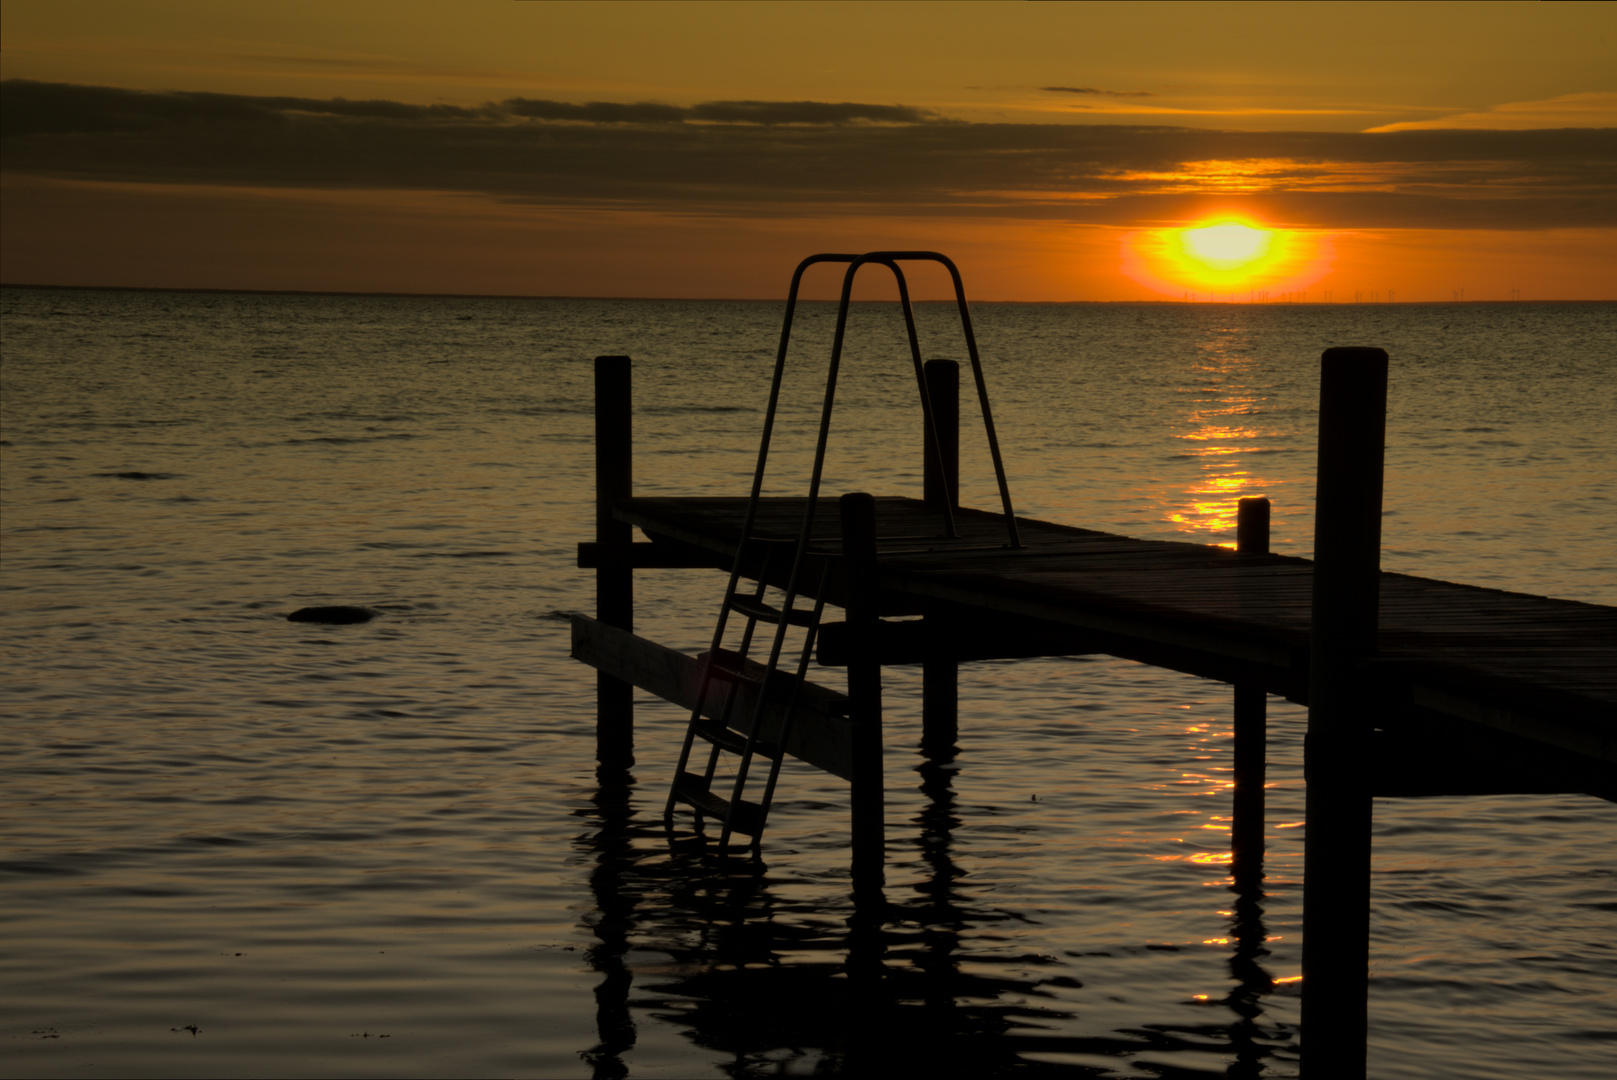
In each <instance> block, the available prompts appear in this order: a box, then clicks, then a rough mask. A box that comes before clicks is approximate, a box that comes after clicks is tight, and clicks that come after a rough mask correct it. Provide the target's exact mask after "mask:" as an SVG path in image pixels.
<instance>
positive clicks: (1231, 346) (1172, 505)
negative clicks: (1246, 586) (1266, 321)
mask: <svg viewBox="0 0 1617 1080" xmlns="http://www.w3.org/2000/svg"><path fill="white" fill-rule="evenodd" d="M1214 335H1215V336H1213V337H1212V339H1211V340H1209V341H1207V342H1206V343H1205V344H1204V345H1203V346H1202V349H1203V356H1202V358H1201V360H1200V362H1199V363H1198V364H1197V365H1196V366H1195V367H1194V368H1193V369H1192V370H1191V371H1190V372H1189V373H1188V374H1189V375H1190V377H1191V378H1192V379H1194V380H1195V383H1194V385H1190V386H1186V387H1185V388H1184V389H1183V392H1184V393H1186V394H1189V395H1193V396H1194V397H1195V399H1196V400H1195V404H1194V405H1192V406H1191V408H1190V409H1189V410H1188V412H1187V413H1186V415H1185V418H1184V421H1183V424H1182V427H1181V430H1180V431H1178V432H1177V433H1176V434H1175V435H1174V438H1175V439H1176V440H1178V441H1179V442H1180V443H1181V444H1182V447H1183V448H1182V449H1181V450H1180V452H1179V453H1177V454H1175V455H1173V457H1174V461H1175V464H1189V465H1191V466H1192V468H1193V470H1194V471H1193V472H1192V473H1191V474H1190V475H1189V476H1186V475H1185V474H1184V472H1183V471H1181V470H1179V469H1176V470H1175V472H1176V473H1177V475H1176V477H1175V479H1174V481H1173V482H1172V488H1171V489H1166V490H1164V491H1162V493H1161V495H1160V496H1159V501H1160V503H1161V507H1162V509H1161V513H1162V519H1163V520H1164V521H1166V522H1167V523H1168V524H1169V525H1170V527H1171V528H1172V529H1173V530H1174V531H1175V532H1181V533H1189V534H1191V535H1192V536H1193V537H1197V538H1200V539H1203V540H1204V541H1206V542H1212V543H1218V544H1220V545H1221V546H1223V547H1234V546H1235V542H1234V539H1233V534H1234V532H1235V524H1236V507H1237V504H1238V503H1239V501H1240V500H1241V499H1244V498H1253V497H1257V496H1266V495H1272V494H1273V490H1274V489H1275V488H1276V487H1277V486H1278V481H1276V480H1274V479H1272V478H1269V477H1265V476H1263V475H1262V474H1261V473H1260V472H1259V471H1258V469H1257V468H1256V467H1255V462H1257V461H1259V460H1261V459H1260V458H1258V457H1257V456H1256V455H1259V454H1261V453H1264V452H1273V451H1274V450H1275V449H1276V447H1275V446H1274V445H1273V438H1274V435H1275V433H1274V432H1273V431H1272V430H1271V429H1270V427H1269V425H1267V424H1265V423H1264V422H1263V419H1262V417H1263V408H1264V404H1265V403H1266V401H1267V400H1268V393H1267V388H1266V387H1264V386H1261V385H1255V384H1254V382H1253V379H1254V376H1255V375H1256V372H1257V365H1256V364H1254V363H1253V362H1252V361H1251V360H1250V359H1249V358H1248V357H1246V356H1244V355H1242V349H1243V348H1244V345H1243V344H1242V339H1243V337H1244V335H1243V334H1241V332H1240V331H1239V329H1238V328H1233V327H1232V328H1226V329H1223V330H1219V331H1215V332H1214Z"/></svg>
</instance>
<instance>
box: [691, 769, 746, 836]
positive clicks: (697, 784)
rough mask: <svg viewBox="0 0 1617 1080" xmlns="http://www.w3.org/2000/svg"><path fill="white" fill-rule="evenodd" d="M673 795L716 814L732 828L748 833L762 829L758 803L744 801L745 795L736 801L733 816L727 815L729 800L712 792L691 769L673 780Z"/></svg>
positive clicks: (707, 812) (705, 812)
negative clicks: (732, 818)
mask: <svg viewBox="0 0 1617 1080" xmlns="http://www.w3.org/2000/svg"><path fill="white" fill-rule="evenodd" d="M674 798H676V799H678V800H679V801H680V802H682V803H687V804H689V805H691V806H694V807H696V809H698V810H700V811H701V812H702V813H704V814H706V815H708V816H709V817H711V818H717V819H718V820H719V821H723V822H724V823H725V824H727V825H729V826H730V830H731V831H732V832H738V833H744V834H746V835H747V836H757V835H758V834H759V833H760V832H762V831H763V826H762V823H761V819H762V818H763V808H762V807H760V806H759V805H758V804H757V803H752V802H747V801H746V800H745V799H743V800H741V801H740V802H738V803H736V804H735V816H734V820H731V819H730V815H731V808H730V800H729V799H725V798H722V797H720V796H718V795H715V794H713V792H711V791H709V790H708V788H707V781H706V780H704V779H703V778H702V777H700V776H698V775H697V774H696V773H693V772H682V773H680V774H679V777H678V779H676V780H675V781H674Z"/></svg>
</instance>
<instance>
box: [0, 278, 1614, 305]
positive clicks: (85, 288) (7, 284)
mask: <svg viewBox="0 0 1617 1080" xmlns="http://www.w3.org/2000/svg"><path fill="white" fill-rule="evenodd" d="M0 289H58V290H63V291H70V292H142V293H206V294H217V295H220V296H356V297H372V298H376V299H399V300H621V301H624V302H648V301H659V302H664V303H673V304H685V303H693V304H778V303H784V302H785V301H784V298H783V297H756V296H753V297H748V296H571V295H560V294H543V293H443V292H359V291H353V290H339V289H211V288H203V287H195V288H188V287H186V286H181V285H50V284H41V283H38V282H12V281H0ZM810 302H818V303H827V304H831V303H836V301H835V300H832V299H824V300H819V301H810ZM853 302H854V303H856V304H886V303H892V300H891V299H885V300H855V301H853ZM971 302H972V303H973V304H1186V305H1190V304H1200V305H1207V304H1226V305H1230V304H1246V305H1248V306H1251V307H1257V306H1259V305H1263V306H1265V307H1274V306H1281V307H1305V306H1312V307H1348V306H1360V307H1363V306H1365V305H1370V304H1384V305H1386V306H1388V307H1397V306H1408V305H1411V304H1446V305H1464V304H1611V303H1617V299H1611V300H1556V299H1554V298H1550V297H1545V298H1542V299H1532V300H1527V299H1521V300H1174V299H1171V298H1168V297H1163V298H1162V299H1160V300H973V301H971ZM914 303H917V304H953V303H954V299H953V298H952V297H950V298H942V299H937V300H915V301H914Z"/></svg>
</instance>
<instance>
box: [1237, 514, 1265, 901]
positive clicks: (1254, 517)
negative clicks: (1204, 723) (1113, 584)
mask: <svg viewBox="0 0 1617 1080" xmlns="http://www.w3.org/2000/svg"><path fill="white" fill-rule="evenodd" d="M1235 514H1236V517H1235V521H1236V524H1235V550H1236V552H1237V553H1239V554H1241V555H1267V554H1269V500H1268V499H1242V500H1240V502H1238V503H1237V504H1236V511H1235ZM1267 727H1268V699H1267V697H1266V696H1265V694H1264V691H1263V687H1261V686H1253V685H1249V684H1248V685H1243V684H1241V683H1237V684H1236V685H1235V762H1234V765H1235V769H1234V772H1235V797H1234V806H1233V807H1232V808H1231V824H1230V851H1231V854H1232V856H1233V857H1232V859H1231V863H1232V864H1233V865H1232V867H1231V869H1232V871H1233V876H1234V878H1235V885H1236V888H1237V889H1243V888H1253V889H1255V888H1257V886H1258V883H1259V882H1260V881H1261V880H1262V879H1263V802H1264V799H1263V785H1264V783H1265V780H1266V774H1267V766H1268V754H1269V748H1268V742H1269V740H1268V731H1267Z"/></svg>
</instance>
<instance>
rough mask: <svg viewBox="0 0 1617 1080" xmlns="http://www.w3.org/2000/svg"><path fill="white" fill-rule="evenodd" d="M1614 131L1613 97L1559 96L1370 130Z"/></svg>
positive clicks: (1616, 106)
mask: <svg viewBox="0 0 1617 1080" xmlns="http://www.w3.org/2000/svg"><path fill="white" fill-rule="evenodd" d="M1589 127H1604V128H1617V93H1611V92H1604V91H1602V92H1596V93H1587V94H1562V95H1561V96H1560V97H1553V98H1545V99H1544V100H1543V101H1516V102H1511V103H1509V104H1505V105H1495V106H1494V107H1493V108H1491V109H1488V110H1486V111H1484V112H1462V113H1453V114H1451V115H1449V116H1440V117H1437V118H1436V119H1433V120H1405V121H1403V122H1401V123H1397V124H1383V125H1381V126H1380V127H1374V128H1370V129H1369V130H1370V131H1372V132H1385V131H1437V130H1443V129H1462V130H1468V131H1528V130H1534V129H1541V128H1589Z"/></svg>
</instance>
